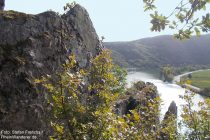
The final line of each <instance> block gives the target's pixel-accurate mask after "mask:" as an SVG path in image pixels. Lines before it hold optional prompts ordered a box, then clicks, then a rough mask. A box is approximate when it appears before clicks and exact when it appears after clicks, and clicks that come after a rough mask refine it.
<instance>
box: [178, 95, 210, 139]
mask: <svg viewBox="0 0 210 140" xmlns="http://www.w3.org/2000/svg"><path fill="white" fill-rule="evenodd" d="M194 96H195V94H194V93H191V94H185V95H184V96H181V98H182V99H184V100H185V101H186V104H185V105H183V113H182V114H181V117H182V118H183V122H182V123H183V125H184V126H185V128H187V131H186V130H184V131H186V132H185V134H184V137H185V138H186V139H193V140H204V139H208V138H209V137H210V127H209V126H210V119H209V115H210V99H209V98H206V99H205V102H201V101H200V102H199V103H198V107H199V108H196V109H195V108H194V107H195V106H194V105H195V104H194V102H193V97H194Z"/></svg>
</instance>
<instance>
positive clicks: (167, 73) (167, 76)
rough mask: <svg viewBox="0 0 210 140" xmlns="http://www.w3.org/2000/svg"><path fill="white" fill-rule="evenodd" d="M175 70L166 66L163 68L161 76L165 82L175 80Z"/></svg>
mask: <svg viewBox="0 0 210 140" xmlns="http://www.w3.org/2000/svg"><path fill="white" fill-rule="evenodd" d="M173 73H174V72H173V68H172V67H170V66H164V67H162V68H161V71H160V76H161V77H163V80H164V81H167V82H171V81H172V80H173V77H174V74H173Z"/></svg>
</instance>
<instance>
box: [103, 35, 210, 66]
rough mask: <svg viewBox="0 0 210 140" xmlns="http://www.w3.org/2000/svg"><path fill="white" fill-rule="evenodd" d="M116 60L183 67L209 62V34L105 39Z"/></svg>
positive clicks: (130, 63)
mask: <svg viewBox="0 0 210 140" xmlns="http://www.w3.org/2000/svg"><path fill="white" fill-rule="evenodd" d="M105 46H106V47H107V48H109V49H111V50H112V51H113V54H112V55H113V59H114V61H115V62H116V63H117V64H119V65H121V66H123V67H136V68H140V69H142V70H148V69H159V68H160V67H161V66H163V65H167V64H169V65H171V66H174V67H183V66H188V65H200V66H201V65H202V66H203V65H204V66H206V65H210V34H209V35H202V36H200V37H195V36H194V37H192V38H191V39H190V40H185V41H179V40H176V39H174V38H173V36H170V35H164V36H156V37H151V38H143V39H139V40H135V41H129V42H106V43H105Z"/></svg>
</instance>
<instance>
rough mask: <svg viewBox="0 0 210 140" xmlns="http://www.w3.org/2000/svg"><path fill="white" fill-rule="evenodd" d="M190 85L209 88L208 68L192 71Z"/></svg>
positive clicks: (209, 72) (209, 75)
mask: <svg viewBox="0 0 210 140" xmlns="http://www.w3.org/2000/svg"><path fill="white" fill-rule="evenodd" d="M190 80H191V82H192V83H191V85H193V86H196V87H198V88H201V89H204V88H210V70H205V71H200V72H195V73H192V79H190Z"/></svg>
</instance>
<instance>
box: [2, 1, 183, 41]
mask: <svg viewBox="0 0 210 140" xmlns="http://www.w3.org/2000/svg"><path fill="white" fill-rule="evenodd" d="M5 1H6V7H5V10H15V11H20V12H25V13H30V14H38V13H41V12H44V11H46V10H53V11H56V12H59V13H61V14H62V13H64V11H63V6H65V4H66V3H68V2H72V1H71V0H5ZM75 1H76V2H77V3H78V4H80V5H82V6H83V7H85V8H86V9H87V11H88V13H89V15H90V18H91V20H92V22H93V25H94V27H95V29H96V32H97V33H98V35H99V36H104V37H105V41H106V42H108V41H131V40H136V39H140V38H145V37H152V36H157V35H166V34H167V35H168V34H173V33H174V31H172V30H165V31H164V32H151V31H150V27H151V24H150V16H149V13H146V12H144V9H143V6H144V5H143V2H142V1H143V0H75ZM178 3H179V0H157V3H156V5H157V7H158V11H160V12H162V13H164V14H166V15H169V14H170V13H171V12H172V10H173V9H174V8H175V6H176V5H177V4H178Z"/></svg>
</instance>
